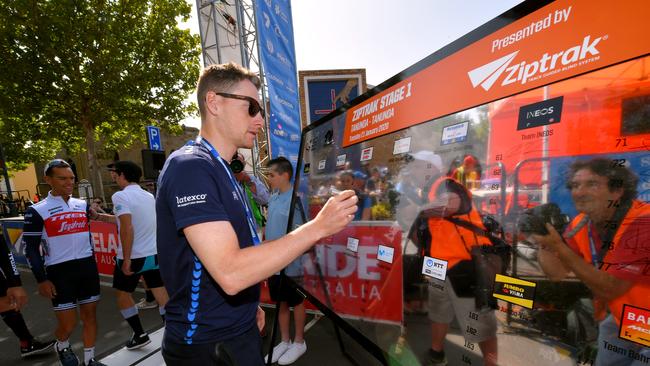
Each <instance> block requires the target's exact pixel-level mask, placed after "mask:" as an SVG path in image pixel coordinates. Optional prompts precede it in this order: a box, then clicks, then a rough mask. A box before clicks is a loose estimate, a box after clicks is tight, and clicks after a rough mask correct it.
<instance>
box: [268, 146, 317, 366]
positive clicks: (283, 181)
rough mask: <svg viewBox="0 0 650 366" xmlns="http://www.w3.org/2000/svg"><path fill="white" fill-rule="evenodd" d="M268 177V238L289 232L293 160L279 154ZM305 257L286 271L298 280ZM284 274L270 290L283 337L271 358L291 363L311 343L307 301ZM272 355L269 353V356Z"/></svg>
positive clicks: (277, 276)
mask: <svg viewBox="0 0 650 366" xmlns="http://www.w3.org/2000/svg"><path fill="white" fill-rule="evenodd" d="M267 166H268V168H269V174H268V181H269V186H270V187H271V190H273V194H272V195H271V198H270V199H269V210H268V219H267V222H266V240H273V239H277V238H280V237H282V236H284V234H286V232H287V225H288V220H289V207H290V205H291V195H292V192H293V190H292V189H291V188H292V185H291V177H292V176H293V167H292V166H291V162H289V160H287V159H286V158H284V157H278V158H276V159H273V160H271V161H269V163H268V165H267ZM293 222H294V227H295V226H297V225H296V224H301V223H302V220H301V217H300V215H294V220H293ZM300 259H301V257H298V258H297V259H296V260H294V261H293V262H291V263H290V264H289V265H288V266H287V268H285V269H284V273H285V275H287V276H288V277H292V279H293V280H294V281H296V282H298V283H300V282H299V281H300V280H301V279H302V277H301V276H302V263H301V261H300ZM280 281H281V276H280V273H276V274H275V275H274V276H273V277H271V278H269V290H270V292H271V299H272V300H273V301H280V315H279V324H280V335H281V337H282V341H281V342H280V343H279V344H278V345H277V346H275V347H274V348H273V357H272V358H271V362H277V363H278V364H279V365H289V364H292V363H294V362H295V361H296V360H297V359H298V358H300V356H302V355H303V354H304V353H305V352H306V351H307V344H306V343H305V339H304V330H305V317H306V314H305V305H304V304H303V297H302V296H301V295H300V294H299V293H298V292H297V291H295V290H294V289H293V288H291V287H289V285H288V284H286V283H285V284H282V286H280ZM290 307H293V316H294V323H295V326H296V329H295V334H294V339H293V342H292V341H291V335H290V333H289V324H290V318H289V316H290V312H289V308H290ZM265 359H268V355H267V356H266V357H265Z"/></svg>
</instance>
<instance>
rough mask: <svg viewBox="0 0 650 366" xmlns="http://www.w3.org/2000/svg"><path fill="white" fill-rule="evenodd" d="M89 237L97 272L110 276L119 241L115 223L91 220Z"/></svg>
mask: <svg viewBox="0 0 650 366" xmlns="http://www.w3.org/2000/svg"><path fill="white" fill-rule="evenodd" d="M90 237H91V238H92V241H93V248H94V249H95V260H96V261H97V269H99V273H100V274H103V275H109V276H112V275H113V269H114V268H115V255H116V254H117V246H118V245H119V242H120V241H119V239H120V238H119V236H118V233H117V225H115V224H111V223H107V222H99V221H91V222H90Z"/></svg>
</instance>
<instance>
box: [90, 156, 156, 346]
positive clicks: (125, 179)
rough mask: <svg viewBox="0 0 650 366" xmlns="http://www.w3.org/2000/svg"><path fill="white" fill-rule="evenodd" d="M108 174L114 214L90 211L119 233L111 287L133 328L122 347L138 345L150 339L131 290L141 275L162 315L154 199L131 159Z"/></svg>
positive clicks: (119, 162)
mask: <svg viewBox="0 0 650 366" xmlns="http://www.w3.org/2000/svg"><path fill="white" fill-rule="evenodd" d="M108 168H109V170H110V171H111V178H113V181H114V182H115V183H116V184H117V186H118V187H120V191H118V192H115V193H114V194H113V196H112V197H111V199H112V201H113V209H114V211H115V216H113V215H107V214H100V213H96V212H92V211H91V214H93V215H94V218H95V219H99V220H100V221H108V222H114V223H116V224H117V228H118V231H119V235H120V246H119V247H118V249H117V261H116V265H115V269H114V272H113V288H115V289H116V290H117V307H118V308H119V309H120V313H121V314H122V316H123V317H124V320H126V322H127V323H128V324H129V325H130V326H131V328H132V329H133V336H132V337H131V339H130V340H129V341H127V343H126V348H127V349H129V350H131V349H136V348H141V347H143V346H145V345H147V344H149V343H150V342H151V340H150V339H149V335H148V334H147V332H145V331H144V329H143V328H142V323H141V322H140V316H139V315H138V308H137V307H136V305H135V302H134V301H133V297H132V296H131V294H132V293H133V291H135V288H136V287H137V286H138V282H139V281H140V277H142V278H143V279H144V281H145V283H146V284H147V286H148V288H149V289H151V291H152V292H153V294H154V296H155V297H156V300H157V302H158V306H159V307H158V309H159V312H160V316H161V317H163V320H164V319H165V318H164V316H165V304H166V303H167V299H168V297H167V291H166V290H165V288H164V287H163V282H162V279H161V277H160V271H159V270H158V255H157V252H158V251H157V249H156V203H155V199H154V197H153V195H152V194H151V193H149V192H147V191H146V190H144V189H142V187H140V185H139V184H138V182H139V181H140V178H141V177H142V169H140V167H139V166H137V165H136V164H135V163H134V162H132V161H118V162H115V163H114V164H111V165H109V166H108Z"/></svg>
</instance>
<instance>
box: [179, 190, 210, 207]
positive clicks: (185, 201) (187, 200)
mask: <svg viewBox="0 0 650 366" xmlns="http://www.w3.org/2000/svg"><path fill="white" fill-rule="evenodd" d="M207 196H208V195H207V194H205V193H203V194H195V195H190V196H183V197H178V196H176V207H185V206H189V205H196V204H198V203H205V202H206V199H205V198H206V197H207Z"/></svg>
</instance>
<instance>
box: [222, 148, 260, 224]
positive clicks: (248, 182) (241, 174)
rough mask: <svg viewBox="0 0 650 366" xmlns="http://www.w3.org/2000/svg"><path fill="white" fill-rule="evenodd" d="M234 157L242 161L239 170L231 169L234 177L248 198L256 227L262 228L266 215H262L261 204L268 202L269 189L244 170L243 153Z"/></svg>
mask: <svg viewBox="0 0 650 366" xmlns="http://www.w3.org/2000/svg"><path fill="white" fill-rule="evenodd" d="M235 159H236V160H238V161H239V162H241V163H242V165H241V170H239V171H235V169H233V173H235V174H234V175H235V179H237V181H238V182H239V183H240V184H241V185H242V187H243V188H244V191H245V192H246V197H247V198H248V203H249V204H250V207H251V209H252V210H253V216H254V217H255V221H256V222H257V227H258V228H263V227H264V226H266V217H264V213H263V212H262V206H266V205H268V203H269V190H268V188H266V185H264V183H262V181H261V180H260V179H259V178H258V177H256V176H255V175H249V174H248V173H247V172H246V170H245V168H246V159H244V155H242V154H241V153H239V152H237V153H236V154H235V155H234V156H233V160H235ZM234 166H235V165H233V164H231V165H230V167H231V168H233V167H234Z"/></svg>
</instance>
